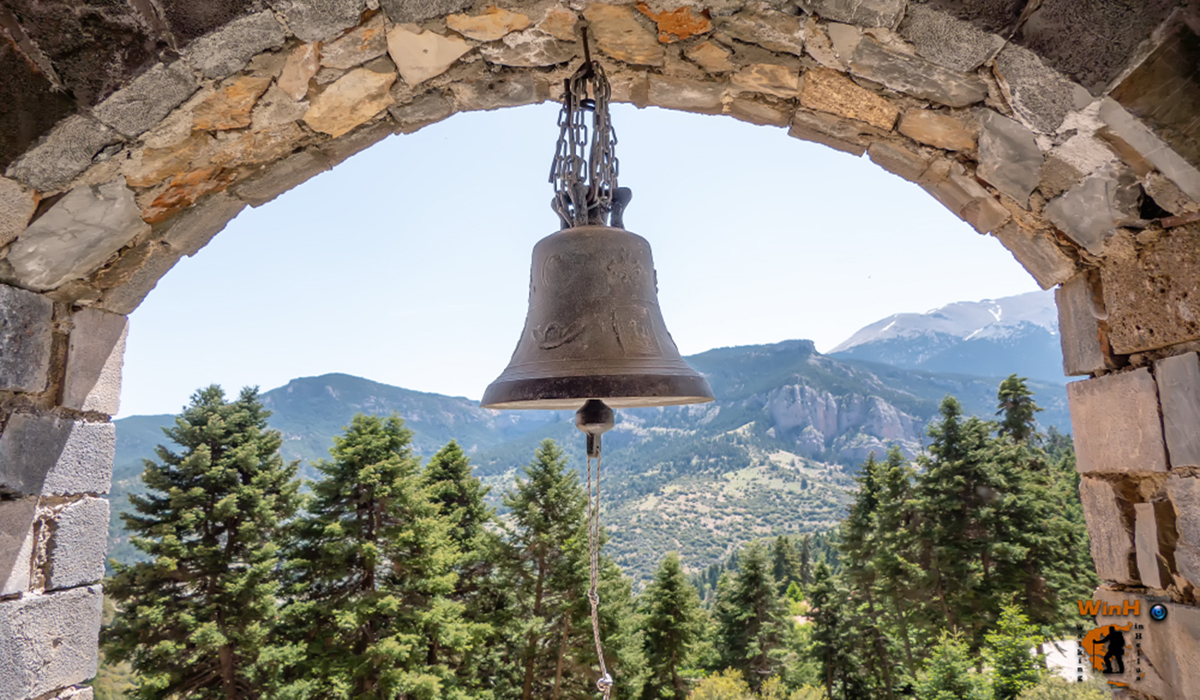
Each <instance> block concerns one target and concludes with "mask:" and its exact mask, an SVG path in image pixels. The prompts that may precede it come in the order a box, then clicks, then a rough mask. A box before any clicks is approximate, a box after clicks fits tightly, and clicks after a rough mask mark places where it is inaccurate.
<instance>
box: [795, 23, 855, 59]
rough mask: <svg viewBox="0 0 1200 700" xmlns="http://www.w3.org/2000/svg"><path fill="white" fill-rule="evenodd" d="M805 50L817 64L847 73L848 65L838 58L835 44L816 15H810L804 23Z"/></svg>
mask: <svg viewBox="0 0 1200 700" xmlns="http://www.w3.org/2000/svg"><path fill="white" fill-rule="evenodd" d="M804 50H805V52H806V53H808V55H809V56H812V57H813V59H815V60H816V62H817V63H820V64H821V65H823V66H825V67H826V68H832V69H833V70H836V71H845V70H846V64H844V63H842V61H841V59H840V58H838V55H837V51H835V50H834V48H833V42H832V41H831V40H830V39H829V35H828V34H826V33H825V28H824V27H823V26H822V25H821V23H820V22H818V21H817V18H816V16H815V15H809V16H808V20H807V21H806V22H805V23H804Z"/></svg>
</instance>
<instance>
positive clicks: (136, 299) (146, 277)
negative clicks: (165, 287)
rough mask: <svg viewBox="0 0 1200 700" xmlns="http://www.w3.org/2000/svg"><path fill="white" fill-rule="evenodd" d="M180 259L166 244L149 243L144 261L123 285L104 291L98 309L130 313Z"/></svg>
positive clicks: (115, 312)
mask: <svg viewBox="0 0 1200 700" xmlns="http://www.w3.org/2000/svg"><path fill="white" fill-rule="evenodd" d="M181 257H183V256H182V255H181V254H180V252H179V251H177V250H175V249H174V248H171V247H170V246H168V245H166V244H163V243H151V244H150V245H149V246H147V250H146V258H145V261H144V262H143V263H142V264H141V265H140V266H139V267H138V268H137V269H136V270H134V271H133V272H132V274H130V275H129V278H128V280H127V281H126V282H125V283H124V284H122V285H121V286H119V287H114V288H112V289H107V290H105V291H104V295H103V296H102V297H101V298H100V303H99V307H100V308H101V309H104V310H105V311H111V312H112V313H114V314H129V313H132V312H133V310H134V309H136V308H137V307H138V305H140V304H141V303H142V301H143V300H145V298H146V295H147V294H149V293H150V291H151V290H153V289H154V287H155V285H157V284H158V281H159V280H160V279H162V277H163V275H165V274H167V272H168V271H170V269H171V268H172V267H174V265H175V263H177V262H179V259H180V258H181Z"/></svg>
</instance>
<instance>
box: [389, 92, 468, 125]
mask: <svg viewBox="0 0 1200 700" xmlns="http://www.w3.org/2000/svg"><path fill="white" fill-rule="evenodd" d="M388 112H389V113H390V114H391V115H392V119H395V120H396V126H397V129H398V130H399V131H400V132H402V133H405V134H410V133H412V132H414V131H417V130H418V129H421V128H423V127H426V126H429V125H430V124H436V123H437V122H440V121H442V120H443V119H447V118H449V117H450V115H452V114H454V103H453V102H451V101H450V100H448V99H446V98H445V96H443V95H442V94H441V93H437V92H432V93H429V94H426V95H421V96H420V97H418V98H417V99H415V100H413V101H412V102H411V103H409V104H406V105H403V106H399V107H389V108H388Z"/></svg>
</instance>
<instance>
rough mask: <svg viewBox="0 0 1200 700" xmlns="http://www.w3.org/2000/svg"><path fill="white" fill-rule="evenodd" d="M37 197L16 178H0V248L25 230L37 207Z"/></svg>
mask: <svg viewBox="0 0 1200 700" xmlns="http://www.w3.org/2000/svg"><path fill="white" fill-rule="evenodd" d="M37 203H38V198H37V195H35V194H34V193H33V191H32V190H29V189H26V188H24V187H22V186H21V183H19V182H17V181H16V180H9V179H7V178H0V248H3V247H4V246H6V245H8V244H9V243H11V242H12V240H13V239H14V238H16V237H17V234H19V233H21V232H22V231H24V230H25V224H28V223H29V217H31V216H33V212H34V211H35V210H36V209H37Z"/></svg>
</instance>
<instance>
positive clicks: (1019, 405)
mask: <svg viewBox="0 0 1200 700" xmlns="http://www.w3.org/2000/svg"><path fill="white" fill-rule="evenodd" d="M1025 381H1026V379H1025V378H1024V377H1018V376H1017V375H1015V374H1010V375H1008V378H1007V379H1005V380H1004V381H1003V382H1001V383H1000V391H999V392H998V394H997V396H996V398H997V399H998V400H999V402H1000V403H999V405H998V406H997V408H998V409H999V410H997V411H996V415H997V416H1003V418H1002V419H1001V421H1000V434H1001V435H1007V436H1008V437H1010V438H1012V439H1013V441H1014V442H1025V441H1027V440H1029V438H1031V437H1033V435H1034V434H1035V432H1034V431H1035V430H1036V424H1035V414H1037V413H1038V412H1039V411H1041V410H1042V409H1041V408H1038V405H1037V404H1036V403H1034V401H1033V392H1032V391H1030V390H1029V387H1027V386H1026V385H1025Z"/></svg>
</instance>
